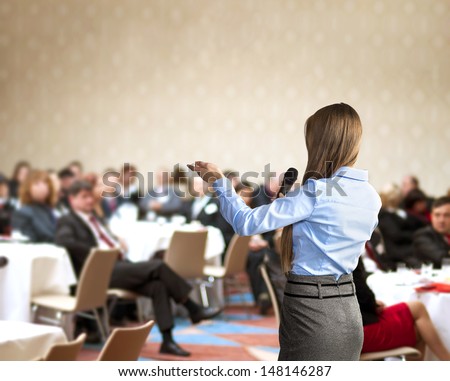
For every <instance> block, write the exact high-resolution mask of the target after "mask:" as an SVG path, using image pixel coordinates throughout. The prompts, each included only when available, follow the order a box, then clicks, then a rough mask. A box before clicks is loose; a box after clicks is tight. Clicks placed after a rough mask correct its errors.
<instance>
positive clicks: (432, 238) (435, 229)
mask: <svg viewBox="0 0 450 381" xmlns="http://www.w3.org/2000/svg"><path fill="white" fill-rule="evenodd" d="M413 243H414V255H415V257H416V258H417V259H418V260H419V261H420V262H422V263H432V264H433V267H434V268H436V269H439V268H441V265H442V260H443V259H444V258H450V197H449V196H444V197H441V198H438V199H437V200H436V201H435V202H434V203H433V206H432V211H431V226H427V227H425V228H423V229H420V230H418V231H417V232H416V233H415V234H414V242H413Z"/></svg>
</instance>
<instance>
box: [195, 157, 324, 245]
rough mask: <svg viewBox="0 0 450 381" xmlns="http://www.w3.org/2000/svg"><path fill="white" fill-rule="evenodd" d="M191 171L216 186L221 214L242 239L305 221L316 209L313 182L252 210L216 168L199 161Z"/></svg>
mask: <svg viewBox="0 0 450 381" xmlns="http://www.w3.org/2000/svg"><path fill="white" fill-rule="evenodd" d="M189 168H190V169H192V170H194V171H196V172H197V173H198V174H199V176H201V177H202V178H203V180H205V181H207V182H209V183H212V184H213V187H214V189H215V191H216V194H217V196H218V197H219V201H220V212H221V213H222V215H223V217H224V218H225V219H226V220H227V221H228V223H229V224H230V225H231V226H233V229H234V231H235V232H236V233H237V234H239V235H241V236H245V235H254V234H260V233H265V232H268V231H272V230H276V229H278V228H282V227H284V226H287V225H290V224H293V223H295V222H299V221H302V220H304V219H307V218H308V217H309V216H310V215H311V213H312V211H313V209H314V205H315V201H316V197H315V191H314V189H312V187H313V186H314V182H313V181H312V180H311V181H310V184H308V185H309V186H308V187H299V188H297V189H295V190H294V191H292V192H289V193H288V194H287V195H286V197H284V198H278V199H276V200H274V201H273V202H272V203H271V204H268V205H262V206H260V207H258V208H254V209H251V208H249V207H248V206H247V205H246V204H245V202H244V201H243V200H242V199H241V198H240V197H239V196H238V195H237V194H236V192H235V191H234V188H233V186H232V184H231V181H229V180H228V179H226V178H225V177H224V176H223V173H222V172H221V171H220V169H219V168H218V167H217V166H216V165H214V164H212V163H205V162H196V163H195V166H192V165H191V166H189ZM306 189H307V190H306Z"/></svg>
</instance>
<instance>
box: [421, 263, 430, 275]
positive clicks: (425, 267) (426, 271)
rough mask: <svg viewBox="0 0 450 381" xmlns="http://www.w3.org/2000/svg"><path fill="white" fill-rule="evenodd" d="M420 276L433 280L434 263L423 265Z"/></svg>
mask: <svg viewBox="0 0 450 381" xmlns="http://www.w3.org/2000/svg"><path fill="white" fill-rule="evenodd" d="M420 275H422V276H423V277H426V278H431V276H432V275H433V264H432V263H422V266H421V267H420Z"/></svg>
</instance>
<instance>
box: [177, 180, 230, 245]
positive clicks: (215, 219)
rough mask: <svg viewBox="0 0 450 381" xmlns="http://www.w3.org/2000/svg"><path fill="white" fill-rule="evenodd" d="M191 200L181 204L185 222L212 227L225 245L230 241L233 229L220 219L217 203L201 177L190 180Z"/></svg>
mask: <svg viewBox="0 0 450 381" xmlns="http://www.w3.org/2000/svg"><path fill="white" fill-rule="evenodd" d="M190 192H191V195H192V196H194V197H193V198H192V200H189V201H185V202H184V203H183V209H182V214H183V215H184V216H185V217H186V220H187V222H188V223H189V222H192V221H199V222H200V223H201V224H202V225H203V226H214V227H216V228H218V229H219V230H220V231H221V232H222V235H223V238H224V240H225V245H226V246H228V244H229V243H230V241H231V238H232V237H233V235H234V230H233V227H232V226H231V225H230V224H229V223H228V222H227V221H226V220H225V219H224V218H223V217H222V214H220V209H219V201H218V200H217V198H215V197H214V194H213V193H212V192H210V191H209V189H208V184H207V183H205V182H204V181H203V180H202V179H201V177H198V176H195V177H193V178H192V179H191V189H190Z"/></svg>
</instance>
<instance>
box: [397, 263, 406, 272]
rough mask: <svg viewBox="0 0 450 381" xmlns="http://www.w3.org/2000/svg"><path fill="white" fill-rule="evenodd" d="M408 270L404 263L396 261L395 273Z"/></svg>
mask: <svg viewBox="0 0 450 381" xmlns="http://www.w3.org/2000/svg"><path fill="white" fill-rule="evenodd" d="M407 272H408V268H407V267H406V263H403V262H398V263H397V273H398V274H404V273H407Z"/></svg>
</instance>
